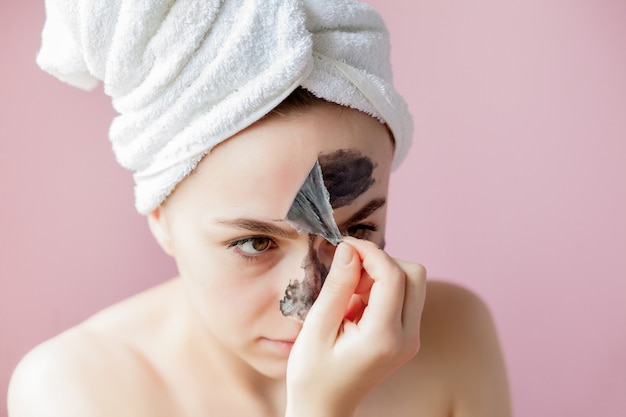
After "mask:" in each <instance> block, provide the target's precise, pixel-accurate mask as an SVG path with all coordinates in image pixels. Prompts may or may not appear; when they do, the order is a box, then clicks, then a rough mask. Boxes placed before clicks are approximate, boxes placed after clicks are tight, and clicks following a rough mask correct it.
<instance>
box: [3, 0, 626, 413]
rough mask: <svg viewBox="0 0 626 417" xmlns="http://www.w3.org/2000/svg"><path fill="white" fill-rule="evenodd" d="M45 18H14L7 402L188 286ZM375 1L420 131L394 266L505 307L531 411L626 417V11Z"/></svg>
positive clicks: (517, 374) (106, 116) (393, 227)
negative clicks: (89, 327)
mask: <svg viewBox="0 0 626 417" xmlns="http://www.w3.org/2000/svg"><path fill="white" fill-rule="evenodd" d="M42 3H43V2H40V1H34V0H27V1H25V0H1V3H0V393H1V394H0V403H3V400H4V393H5V392H6V386H7V382H8V378H9V375H10V373H11V371H12V369H13V367H14V366H15V364H16V363H17V361H18V359H19V358H20V357H21V356H22V355H24V354H25V353H26V352H27V351H28V350H29V349H30V348H32V347H33V346H34V345H35V344H37V343H39V342H41V341H43V340H45V339H47V338H49V337H51V336H53V335H55V334H56V333H58V332H60V331H62V330H63V329H66V328H67V327H69V326H71V325H73V324H76V323H77V322H79V321H81V320H83V319H84V318H86V317H87V316H89V315H90V314H92V313H94V312H95V311H97V310H99V309H101V308H103V307H105V306H107V305H109V304H111V303H113V302H115V301H117V300H120V299H122V298H124V297H126V296H128V295H131V294H133V293H135V292H137V291H139V290H141V289H144V288H146V287H149V286H151V285H153V284H155V283H158V282H161V281H163V280H165V279H167V278H169V277H171V276H172V275H173V274H174V266H173V263H172V262H171V261H170V259H168V258H167V257H166V256H165V255H163V254H162V253H161V252H160V250H159V249H158V248H157V246H156V244H155V243H154V242H153V241H152V238H151V236H150V235H149V232H148V230H147V227H146V224H145V219H144V218H143V217H142V216H140V215H138V214H136V213H135V212H134V208H133V202H132V200H133V196H132V181H131V177H130V175H129V173H127V172H125V171H124V170H123V169H122V168H120V167H118V166H117V164H116V163H115V161H114V157H113V155H112V152H111V149H110V144H109V142H108V140H107V138H106V135H107V128H108V124H109V122H110V120H111V118H112V116H113V111H112V110H111V107H110V102H109V100H108V98H106V97H105V96H103V94H102V92H101V90H98V92H96V93H91V94H88V93H84V92H81V91H78V90H75V89H73V88H70V87H67V86H65V85H64V84H62V83H60V82H58V81H56V80H55V79H53V78H52V77H50V76H48V75H46V74H44V73H42V72H41V71H40V70H38V68H37V67H36V66H35V63H34V58H35V53H36V51H37V49H38V45H39V36H40V35H39V34H40V30H41V27H42V24H43V21H44V9H43V5H42ZM371 3H372V4H374V5H376V6H377V7H378V8H379V9H380V11H381V12H382V14H383V16H384V17H385V19H386V20H387V23H388V26H389V29H390V32H391V36H392V42H393V51H392V58H393V62H394V66H395V74H396V82H397V85H398V87H399V89H400V90H401V91H402V92H403V93H404V94H405V96H406V97H407V100H408V102H409V105H410V107H411V110H412V112H413V113H414V115H415V118H416V135H415V137H416V145H415V147H414V148H413V150H412V153H411V155H410V157H409V158H408V160H407V161H406V163H405V164H404V165H403V166H402V167H401V168H400V169H399V170H398V171H397V173H396V174H395V175H394V181H395V183H394V184H393V188H392V190H391V193H392V200H391V201H392V203H391V207H390V219H389V221H390V231H389V236H388V242H389V250H390V252H391V253H393V254H394V255H396V256H399V257H401V258H407V259H413V260H418V261H420V262H422V263H424V264H425V265H426V266H427V267H428V269H429V273H430V275H431V276H432V277H438V278H443V279H446V280H450V281H454V282H458V283H461V284H464V285H466V286H467V287H469V288H471V289H473V290H474V291H475V292H477V293H478V294H480V295H481V296H482V297H483V298H484V300H485V301H486V302H487V303H488V305H489V306H490V308H491V310H492V312H493V314H494V316H495V320H496V323H497V326H498V329H499V332H500V335H501V340H502V344H503V347H504V352H505V356H506V361H507V365H508V369H509V374H510V380H511V388H512V397H513V404H514V411H515V414H516V415H517V416H546V417H547V416H570V417H575V416H581V417H582V416H595V417H600V416H607V417H609V416H610V417H613V416H617V415H623V413H624V409H626V25H625V22H626V3H625V2H623V1H621V0H613V1H611V0H600V1H599V0H587V1H574V0H572V1H556V0H554V1H550V0H525V1H517V2H513V1H509V2H502V1H495V0H478V1H472V2H462V1H454V2H453V1H434V0H433V1H410V2H409V1H404V0H394V1H390V0H371ZM0 405H2V408H4V405H3V404H0ZM4 412H5V411H4V410H3V409H2V411H0V415H2V413H4Z"/></svg>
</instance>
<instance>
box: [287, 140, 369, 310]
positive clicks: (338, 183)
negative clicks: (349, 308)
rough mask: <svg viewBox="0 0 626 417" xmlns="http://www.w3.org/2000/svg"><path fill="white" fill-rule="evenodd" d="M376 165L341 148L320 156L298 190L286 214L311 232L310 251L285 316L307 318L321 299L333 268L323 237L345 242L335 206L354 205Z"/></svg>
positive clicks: (291, 286) (294, 281)
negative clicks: (323, 256) (323, 255)
mask: <svg viewBox="0 0 626 417" xmlns="http://www.w3.org/2000/svg"><path fill="white" fill-rule="evenodd" d="M374 168H375V165H374V163H373V162H372V160H371V159H370V158H368V157H365V156H363V155H361V154H360V153H359V152H357V151H354V150H348V149H340V150H338V151H335V152H333V153H330V154H324V155H320V157H319V159H318V161H316V162H315V165H314V166H313V168H312V169H311V171H310V172H309V174H308V176H307V178H306V179H305V181H304V183H303V184H302V187H300V190H299V191H298V194H297V195H296V197H295V199H294V201H293V203H292V205H291V207H290V208H289V211H288V213H287V216H286V221H287V223H289V224H290V225H291V226H293V227H294V228H295V229H296V230H297V231H298V233H307V234H308V235H309V250H308V252H307V255H306V257H305V258H304V261H303V263H302V269H304V277H302V278H300V279H292V280H290V281H289V285H288V286H287V289H286V290H285V296H284V297H283V299H282V300H281V301H280V311H281V313H282V314H283V315H284V316H287V317H294V318H297V319H299V320H304V319H305V317H306V315H307V313H308V312H309V309H310V308H311V306H312V305H313V303H314V302H315V300H316V299H317V296H318V295H319V293H320V291H321V289H322V285H323V284H324V281H325V279H326V276H327V275H328V271H329V269H330V261H329V262H328V264H325V263H324V262H321V261H320V254H319V251H320V247H321V246H323V244H324V243H323V242H322V243H321V244H319V243H318V245H317V248H316V242H317V241H318V240H319V239H317V238H316V236H320V237H322V238H323V239H325V240H326V241H328V242H329V243H331V244H332V245H334V246H337V245H338V244H339V243H340V242H341V241H342V238H341V233H340V231H339V228H338V227H337V224H336V222H335V218H334V217H333V208H338V207H343V206H346V205H349V204H351V203H352V202H353V201H354V200H356V199H357V198H358V197H359V196H360V195H361V194H363V193H364V192H366V191H367V190H368V189H369V188H370V187H371V186H372V185H373V184H374V178H373V172H374Z"/></svg>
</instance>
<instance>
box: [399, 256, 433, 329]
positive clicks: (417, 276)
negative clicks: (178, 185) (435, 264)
mask: <svg viewBox="0 0 626 417" xmlns="http://www.w3.org/2000/svg"><path fill="white" fill-rule="evenodd" d="M396 262H397V263H398V265H399V266H400V267H401V268H402V269H403V270H404V271H405V273H406V277H407V279H406V290H405V292H404V307H403V310H402V323H403V325H404V326H403V327H404V328H405V329H407V331H408V332H410V333H412V334H408V336H409V337H416V338H418V339H419V328H420V321H421V316H422V310H423V309H424V300H425V298H426V269H425V268H424V267H423V266H422V265H420V264H416V263H409V262H404V261H400V260H397V259H396Z"/></svg>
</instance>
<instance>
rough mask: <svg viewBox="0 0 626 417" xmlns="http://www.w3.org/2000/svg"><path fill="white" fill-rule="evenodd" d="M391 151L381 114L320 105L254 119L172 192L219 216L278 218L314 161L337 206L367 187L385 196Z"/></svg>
mask: <svg viewBox="0 0 626 417" xmlns="http://www.w3.org/2000/svg"><path fill="white" fill-rule="evenodd" d="M392 154H393V146H392V142H391V139H390V136H389V133H388V131H387V129H386V127H385V126H384V125H382V124H381V123H380V122H378V121H377V120H375V119H373V118H371V117H369V116H367V115H365V114H363V113H361V112H359V111H356V110H352V109H347V108H342V107H339V106H336V105H316V106H313V107H312V108H311V109H310V110H307V111H305V112H297V113H293V114H289V115H286V116H284V117H280V118H272V119H267V120H262V121H260V122H257V123H256V124H254V125H252V126H251V127H249V128H247V129H245V130H243V131H242V132H239V133H238V134H237V135H235V136H233V137H232V138H230V139H228V140H227V141H225V142H224V143H222V144H220V145H219V146H217V147H216V148H215V149H214V150H213V151H211V153H209V154H208V155H207V156H206V157H205V158H204V159H203V161H202V162H200V164H199V165H198V167H197V169H196V172H195V173H194V174H193V175H191V176H190V177H189V178H188V179H187V180H185V181H183V182H182V183H181V184H179V187H178V188H177V190H176V191H175V193H174V196H173V197H174V198H179V196H180V198H184V197H186V198H194V199H195V200H196V201H195V203H193V202H192V204H197V205H199V206H202V207H203V208H204V209H211V210H214V211H216V215H226V214H227V215H229V216H251V215H254V216H260V217H267V218H281V216H284V215H285V214H286V212H287V210H288V209H289V207H290V205H291V202H292V201H293V198H294V197H295V195H296V193H297V192H298V190H299V188H300V186H301V185H302V183H303V181H304V180H305V178H306V176H307V174H308V173H309V171H310V169H311V168H312V167H313V165H314V163H315V161H316V160H319V162H320V166H321V168H322V172H323V173H324V179H325V182H326V184H327V187H328V189H329V192H330V194H331V203H333V206H335V205H345V204H346V202H348V203H347V204H349V202H350V201H354V200H355V199H356V198H358V196H359V195H361V194H363V193H370V192H375V191H377V192H378V193H379V194H380V193H382V195H386V188H387V182H388V175H389V170H390V165H391V159H392ZM177 194H178V195H177Z"/></svg>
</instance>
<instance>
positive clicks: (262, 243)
mask: <svg viewBox="0 0 626 417" xmlns="http://www.w3.org/2000/svg"><path fill="white" fill-rule="evenodd" d="M272 243H273V242H272V239H270V238H269V237H250V238H246V239H241V240H238V241H236V242H233V243H232V244H231V245H230V247H236V248H237V249H239V250H240V251H241V252H243V254H244V255H251V256H254V255H260V254H262V253H263V252H265V251H267V250H268V249H270V248H271V247H272Z"/></svg>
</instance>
